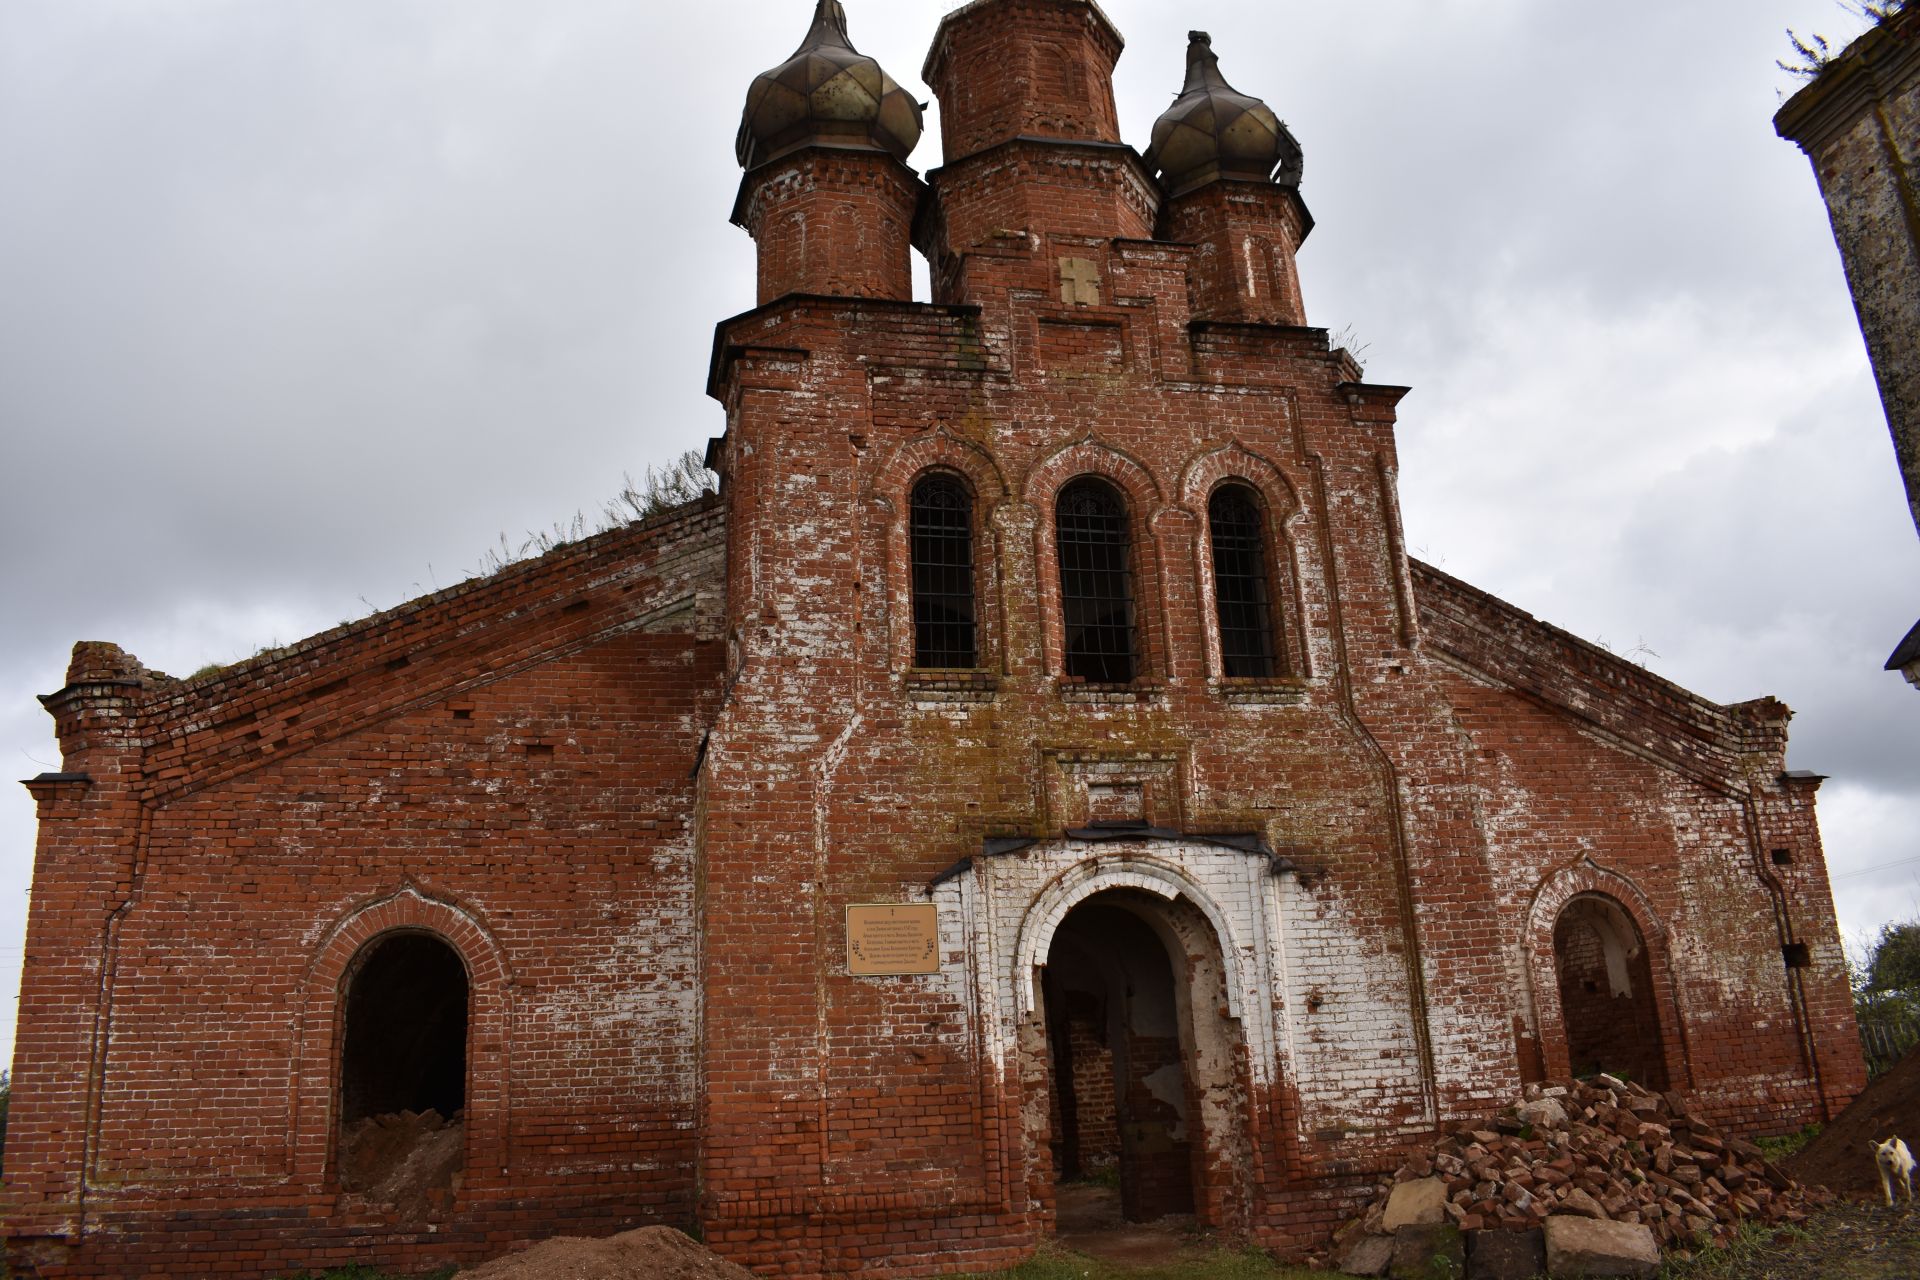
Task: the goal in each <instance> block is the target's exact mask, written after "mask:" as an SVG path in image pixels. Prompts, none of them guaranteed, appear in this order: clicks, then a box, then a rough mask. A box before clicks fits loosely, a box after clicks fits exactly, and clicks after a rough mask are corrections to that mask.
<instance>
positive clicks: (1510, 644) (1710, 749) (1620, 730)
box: [1409, 560, 1785, 790]
mask: <svg viewBox="0 0 1920 1280" xmlns="http://www.w3.org/2000/svg"><path fill="white" fill-rule="evenodd" d="M1409 567H1410V568H1411V569H1412V572H1413V585H1414V598H1415V602H1416V604H1417V606H1418V609H1419V614H1420V626H1421V630H1422V632H1423V634H1424V635H1425V638H1426V640H1427V643H1428V647H1429V649H1430V650H1432V651H1436V652H1437V654H1438V655H1439V656H1441V657H1442V658H1443V659H1451V660H1452V661H1454V662H1457V663H1459V664H1460V665H1461V666H1463V667H1465V668H1467V669H1468V670H1470V671H1472V672H1474V673H1476V674H1478V675H1480V676H1482V677H1484V678H1486V679H1488V680H1491V681H1493V682H1495V683H1497V684H1502V685H1505V686H1507V687H1509V688H1512V689H1513V690H1515V691H1516V692H1519V693H1521V694H1524V695H1526V696H1528V697H1530V698H1532V699H1534V700H1535V701H1537V702H1539V703H1541V704H1544V705H1546V706H1549V707H1552V708H1554V709H1556V710H1558V711H1560V712H1562V713H1564V714H1566V715H1568V716H1570V717H1572V718H1573V719H1575V720H1578V721H1580V722H1581V723H1583V724H1587V725H1590V726H1592V727H1594V728H1596V729H1598V730H1600V731H1602V732H1603V733H1605V734H1607V735H1608V736H1610V737H1613V738H1615V739H1617V740H1619V741H1621V742H1623V743H1625V744H1627V745H1629V746H1631V747H1633V748H1634V749H1635V750H1636V751H1638V752H1640V753H1642V754H1644V755H1646V756H1649V757H1651V758H1653V759H1657V760H1660V761H1663V762H1665V763H1666V764H1668V765H1670V766H1672V767H1674V768H1676V769H1679V770H1680V771H1681V772H1683V773H1686V774H1687V775H1689V776H1691V777H1694V778H1696V779H1698V780H1700V781H1703V782H1707V783H1709V784H1711V785H1713V786H1714V787H1716V788H1718V789H1721V790H1736V789H1741V783H1742V780H1743V775H1742V773H1741V769H1740V761H1741V757H1743V756H1744V755H1746V754H1747V753H1748V752H1749V751H1751V750H1752V749H1753V748H1754V746H1755V743H1754V741H1753V736H1754V735H1753V734H1752V732H1751V731H1750V730H1749V728H1748V726H1747V723H1746V722H1747V720H1748V719H1750V718H1751V717H1750V716H1745V715H1743V714H1742V711H1743V708H1744V707H1745V706H1746V705H1747V704H1741V706H1740V707H1724V706H1721V705H1720V704H1718V703H1715V702H1709V701H1708V700H1707V699H1705V698H1702V697H1700V696H1699V695H1698V694H1694V693H1690V692H1688V691H1687V690H1685V689H1683V688H1681V687H1680V686H1679V685H1677V684H1674V683H1672V682H1671V681H1668V680H1663V679H1661V678H1660V677H1659V676H1657V675H1654V674H1653V673H1652V672H1650V671H1648V670H1646V669H1645V668H1643V667H1640V666H1637V665H1635V664H1634V663H1632V662H1629V661H1627V660H1626V659H1625V658H1622V657H1620V656H1619V655H1617V654H1613V653H1609V652H1608V651H1607V650H1605V649H1602V648H1600V647H1599V646H1598V645H1594V644H1589V643H1588V642H1587V641H1585V640H1582V639H1580V638H1579V637H1578V636H1575V635H1572V634H1570V633H1568V632H1565V631H1562V630H1560V628H1558V627H1555V626H1553V625H1551V624H1550V623H1546V622H1542V621H1541V620H1540V619H1538V618H1536V617H1534V616H1533V615H1532V614H1530V613H1527V612H1526V611H1524V610H1522V609H1520V608H1519V607H1518V606H1516V605H1512V604H1509V603H1508V602H1507V601H1505V600H1502V599H1500V598H1499V597H1497V596H1494V595H1490V594H1489V593H1487V592H1485V591H1482V590H1480V589H1479V588H1477V587H1473V586H1470V585H1469V584H1467V583H1465V582H1462V581H1461V580H1460V579H1458V578H1455V577H1453V576H1451V575H1450V574H1446V573H1442V572H1441V571H1440V570H1438V569H1436V568H1434V567H1433V566H1432V565H1428V564H1422V563H1421V562H1420V561H1418V560H1411V561H1409ZM1784 710H1785V709H1784V707H1782V708H1781V711H1782V712H1784Z"/></svg>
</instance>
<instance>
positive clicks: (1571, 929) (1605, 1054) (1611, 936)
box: [1553, 894, 1668, 1089]
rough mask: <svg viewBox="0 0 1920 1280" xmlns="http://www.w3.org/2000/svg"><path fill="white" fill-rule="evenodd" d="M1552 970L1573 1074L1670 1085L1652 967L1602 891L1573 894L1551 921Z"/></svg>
mask: <svg viewBox="0 0 1920 1280" xmlns="http://www.w3.org/2000/svg"><path fill="white" fill-rule="evenodd" d="M1553 966H1554V976H1555V977H1556V979H1557V980H1558V987H1559V993H1560V1016H1561V1019H1562V1021H1563V1022H1564V1024H1565V1027H1566V1035H1567V1057H1568V1063H1569V1065H1570V1067H1571V1068H1572V1071H1573V1073H1574V1074H1575V1075H1591V1074H1593V1073H1594V1072H1597V1071H1606V1072H1609V1073H1611V1074H1613V1075H1617V1076H1623V1077H1625V1078H1627V1079H1630V1080H1634V1081H1637V1082H1638V1083H1640V1084H1643V1085H1646V1086H1647V1087H1648V1088H1650V1089H1665V1088H1667V1087H1668V1080H1667V1065H1666V1053H1665V1049H1664V1046H1663V1045H1662V1041H1661V1033H1660V1010H1659V1006H1658V1004H1657V1002H1656V1001H1655V998H1654V986H1653V966H1652V962H1651V960H1650V958H1649V956H1648V952H1647V945H1646V940H1645V939H1644V938H1643V937H1641V935H1640V929H1639V926H1638V925H1636V924H1635V923H1634V921H1633V917H1632V916H1630V915H1628V914H1627V912H1626V911H1625V909H1624V908H1622V907H1621V906H1620V904H1619V903H1617V902H1615V901H1613V900H1612V899H1611V898H1607V897H1604V896H1602V895H1600V894H1581V895H1580V896H1578V897H1575V898H1574V899H1573V900H1572V901H1570V902H1568V903H1567V905H1566V906H1565V907H1564V908H1563V909H1562V910H1561V912H1560V915H1559V917H1558V918H1557V919H1556V920H1555V921H1554V926H1553Z"/></svg>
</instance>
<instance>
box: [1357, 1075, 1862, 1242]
mask: <svg viewBox="0 0 1920 1280" xmlns="http://www.w3.org/2000/svg"><path fill="white" fill-rule="evenodd" d="M1826 1199H1827V1193H1826V1192H1824V1191H1822V1190H1820V1189H1819V1188H1805V1187H1801V1186H1800V1185H1799V1184H1797V1183H1795V1182H1794V1181H1793V1180H1792V1179H1791V1178H1789V1177H1787V1175H1786V1174H1784V1173H1782V1172H1781V1171H1780V1170H1779V1169H1778V1168H1776V1167H1775V1166H1774V1165H1773V1163H1772V1162H1771V1161H1769V1160H1767V1159H1766V1157H1765V1156H1764V1155H1763V1154H1762V1153H1761V1151H1760V1149H1759V1148H1758V1147H1756V1146H1754V1145H1753V1144H1752V1143H1750V1142H1745V1141H1742V1140H1741V1139H1739V1138H1735V1137H1729V1136H1726V1135H1724V1134H1722V1133H1720V1132H1719V1130H1717V1129H1715V1128H1714V1127H1713V1125H1711V1124H1709V1123H1707V1122H1706V1121H1704V1120H1702V1119H1701V1118H1700V1117H1699V1116H1698V1115H1696V1114H1695V1113H1693V1112H1692V1111H1691V1110H1689V1108H1688V1107H1687V1104H1686V1101H1685V1099H1683V1098H1682V1097H1680V1096H1679V1095H1678V1094H1674V1093H1656V1092H1654V1091H1653V1090H1651V1089H1646V1088H1642V1087H1641V1086H1640V1085H1637V1084H1630V1083H1628V1082H1626V1081H1624V1080H1619V1079H1616V1078H1614V1077H1612V1076H1608V1075H1600V1076H1595V1077H1593V1078H1592V1079H1590V1080H1581V1081H1574V1080H1568V1081H1561V1082H1557V1083H1552V1084H1533V1085H1528V1086H1527V1093H1526V1101H1525V1102H1524V1103H1522V1104H1521V1105H1520V1106H1517V1107H1514V1108H1511V1109H1510V1110H1509V1111H1508V1112H1506V1113H1505V1114H1504V1115H1502V1116H1500V1117H1499V1118H1498V1119H1496V1120H1494V1121H1492V1122H1490V1123H1487V1124H1485V1125H1477V1124H1476V1125H1465V1126H1462V1127H1461V1128H1459V1129H1457V1130H1456V1131H1454V1132H1453V1133H1452V1134H1450V1135H1449V1136H1447V1137H1446V1138H1443V1139H1442V1140H1441V1141H1440V1142H1439V1143H1438V1144H1437V1146H1436V1147H1435V1148H1434V1149H1433V1150H1431V1151H1424V1152H1420V1153H1418V1154H1416V1155H1415V1156H1413V1157H1412V1158H1411V1159H1410V1160H1408V1161H1407V1162H1406V1164H1404V1165H1403V1166H1402V1167H1401V1169H1400V1172H1399V1173H1398V1174H1397V1175H1396V1177H1395V1179H1394V1181H1393V1182H1391V1183H1388V1184H1385V1185H1383V1186H1382V1187H1381V1188H1380V1191H1379V1194H1378V1195H1376V1196H1375V1197H1374V1199H1373V1201H1372V1202H1371V1203H1370V1204H1369V1205H1368V1206H1367V1209H1366V1212H1365V1213H1364V1214H1363V1215H1362V1216H1361V1217H1359V1218H1357V1219H1355V1220H1354V1221H1353V1222H1350V1223H1349V1224H1347V1226H1346V1227H1345V1228H1343V1229H1342V1231H1341V1232H1340V1234H1339V1235H1338V1236H1337V1237H1336V1238H1335V1243H1334V1253H1333V1260H1334V1262H1335V1263H1336V1264H1337V1265H1338V1266H1339V1267H1340V1269H1341V1270H1342V1271H1344V1272H1346V1273H1347V1274H1348V1275H1357V1276H1384V1275H1392V1276H1400V1275H1416V1274H1417V1275H1422V1276H1425V1275H1430V1274H1452V1275H1466V1276H1469V1277H1473V1278H1476V1280H1477V1278H1478V1277H1486V1278H1487V1280H1501V1278H1502V1277H1506V1276H1518V1277H1531V1276H1534V1275H1540V1274H1546V1275H1551V1276H1556V1277H1557V1276H1590V1275H1621V1276H1625V1275H1643V1276H1651V1275H1652V1274H1653V1273H1654V1272H1655V1271H1656V1270H1658V1268H1659V1266H1660V1256H1661V1250H1662V1249H1663V1248H1664V1249H1666V1250H1667V1251H1669V1252H1670V1253H1673V1254H1675V1255H1676V1256H1679V1255H1685V1254H1686V1253H1687V1252H1689V1251H1690V1250H1691V1249H1693V1248H1696V1247H1698V1246H1699V1245H1701V1244H1704V1243H1708V1242H1713V1243H1723V1242H1724V1241H1725V1240H1726V1239H1727V1238H1728V1237H1729V1236H1730V1235H1731V1234H1732V1233H1733V1232H1734V1230H1735V1229H1736V1228H1737V1226H1738V1224H1740V1223H1742V1222H1754V1223H1758V1224H1761V1225H1773V1224H1781V1223H1797V1222H1802V1221H1804V1220H1805V1219H1806V1217H1807V1211H1808V1209H1809V1208H1810V1207H1812V1206H1815V1205H1818V1204H1821V1203H1824V1202H1825V1201H1826Z"/></svg>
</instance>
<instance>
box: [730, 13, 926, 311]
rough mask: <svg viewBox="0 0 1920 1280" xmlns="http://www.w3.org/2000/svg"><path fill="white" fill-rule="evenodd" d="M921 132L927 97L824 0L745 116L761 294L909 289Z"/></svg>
mask: <svg viewBox="0 0 1920 1280" xmlns="http://www.w3.org/2000/svg"><path fill="white" fill-rule="evenodd" d="M920 129H921V121H920V104H919V103H918V102H916V101H914V99H913V97H912V95H910V94H908V93H907V92H906V90H904V89H902V88H901V87H900V86H899V85H897V84H895V83H894V81H893V78H892V77H891V76H889V75H888V74H887V73H886V72H885V71H883V70H882V69H881V67H880V64H879V63H877V62H875V61H874V60H873V59H872V58H869V57H866V56H864V55H863V54H861V53H860V52H859V51H858V50H856V49H855V48H854V47H853V44H852V42H851V41H850V40H849V39H848V36H847V17H846V12H845V10H843V9H842V8H841V6H840V3H839V0H820V3H819V5H818V7H817V8H816V9H815V11H814V17H813V25H812V26H811V27H810V28H808V31H807V35H806V38H805V39H804V40H802V41H801V42H800V47H799V48H798V49H796V50H794V52H793V55H792V56H791V57H790V58H788V59H787V60H786V61H785V62H783V63H781V64H780V65H779V66H777V67H775V68H774V69H773V70H771V71H768V72H765V73H764V74H762V75H760V76H758V77H757V78H755V80H754V82H753V87H752V88H751V89H750V90H749V91H748V93H747V105H746V110H745V111H744V112H743V113H742V117H741V121H740V135H739V140H738V142H737V144H736V152H737V154H738V156H739V160H740V164H741V166H742V167H743V168H745V169H746V171H747V172H746V175H745V176H744V177H743V178H742V179H741V181H740V194H739V197H738V198H737V199H736V200H735V202H734V207H733V221H734V224H735V225H736V226H740V227H744V228H745V229H746V230H747V232H748V233H749V234H750V235H752V236H753V238H754V242H755V243H756V244H757V245H758V246H759V250H760V271H759V289H758V294H759V297H758V301H760V302H761V303H767V302H771V301H773V300H774V299H776V298H781V297H784V296H786V295H787V294H790V293H813V294H825V295H830V296H836V297H852V298H891V299H898V300H902V301H904V300H907V299H909V298H911V297H912V296H913V272H912V265H911V249H912V228H913V216H914V210H915V208H916V207H917V206H918V204H919V202H920V195H921V192H922V190H923V189H924V188H923V186H922V184H921V182H920V180H919V179H918V178H917V177H916V176H915V175H914V172H913V170H912V169H909V168H908V167H907V165H906V163H905V161H906V158H907V156H908V155H910V154H911V153H912V151H913V148H914V145H915V144H916V143H917V142H918V141H919V140H920Z"/></svg>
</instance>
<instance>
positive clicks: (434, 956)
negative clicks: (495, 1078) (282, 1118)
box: [339, 932, 468, 1217]
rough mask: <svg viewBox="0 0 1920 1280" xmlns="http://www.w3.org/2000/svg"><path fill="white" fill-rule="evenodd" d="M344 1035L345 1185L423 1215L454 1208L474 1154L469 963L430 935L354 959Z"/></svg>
mask: <svg viewBox="0 0 1920 1280" xmlns="http://www.w3.org/2000/svg"><path fill="white" fill-rule="evenodd" d="M344 986H345V992H344V995H345V999H344V1001H343V1004H344V1025H343V1027H342V1032H341V1037H340V1127H339V1143H340V1159H339V1169H340V1185H341V1187H342V1189H343V1190H347V1191H354V1192H364V1193H367V1194H368V1195H369V1196H370V1197H371V1198H373V1199H376V1200H379V1201H382V1202H385V1203H389V1204H392V1205H394V1206H396V1207H398V1208H399V1209H401V1210H402V1212H403V1213H404V1214H405V1215H406V1216H413V1217H424V1216H429V1215H430V1214H431V1213H432V1211H434V1210H437V1209H444V1208H445V1207H446V1206H447V1204H449V1203H451V1196H452V1187H453V1183H454V1175H455V1174H456V1173H457V1172H458V1171H459V1169H460V1167H461V1164H462V1163H463V1157H464V1152H465V1143H464V1133H463V1122H464V1119H465V1110H466V1101H467V1098H466V1094H467V1009H468V981H467V968H466V964H465V963H464V962H463V961H462V960H461V958H460V955H459V953H458V952H456V951H455V950H454V949H453V948H452V947H451V946H450V945H448V944H447V942H446V941H445V940H443V939H441V938H439V937H436V936H435V935H433V934H430V933H417V932H400V933H389V934H385V935H383V936H381V937H379V938H376V939H374V940H373V941H372V942H371V943H369V944H368V945H367V946H366V948H365V949H364V950H362V951H361V953H360V954H359V955H358V956H356V957H355V959H354V963H353V964H352V966H351V967H350V968H349V970H348V973H347V977H346V980H345V983H344Z"/></svg>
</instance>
